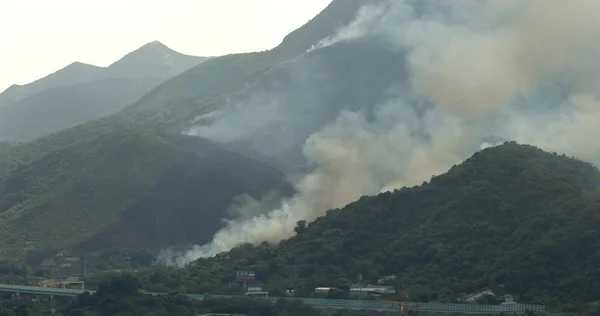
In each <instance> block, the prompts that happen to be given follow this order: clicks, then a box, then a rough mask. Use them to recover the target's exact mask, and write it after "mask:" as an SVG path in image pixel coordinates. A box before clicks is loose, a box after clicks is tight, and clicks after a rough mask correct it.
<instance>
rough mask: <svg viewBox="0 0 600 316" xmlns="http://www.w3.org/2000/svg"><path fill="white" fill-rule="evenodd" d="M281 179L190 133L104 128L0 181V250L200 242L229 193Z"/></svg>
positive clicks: (268, 186)
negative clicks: (96, 135) (104, 132)
mask: <svg viewBox="0 0 600 316" xmlns="http://www.w3.org/2000/svg"><path fill="white" fill-rule="evenodd" d="M285 184H286V179H285V176H284V175H283V174H282V173H280V172H279V171H277V170H276V169H274V168H272V167H270V166H269V165H267V164H265V163H263V162H260V161H258V160H254V159H250V158H246V157H244V156H241V155H240V154H237V153H235V152H232V151H230V150H228V149H226V148H224V147H223V146H221V145H217V144H214V143H212V142H209V141H206V140H203V139H200V138H192V137H183V136H173V135H167V134H164V135H163V134H157V133H155V132H150V131H143V130H142V131H133V132H127V133H113V134H107V135H104V136H102V137H100V138H97V139H95V140H93V141H90V142H84V143H80V144H78V145H75V146H70V147H67V148H65V149H62V150H59V151H56V152H54V153H51V154H48V155H45V156H44V157H43V158H42V159H39V160H37V161H35V162H33V163H31V164H26V165H22V166H20V167H18V168H17V169H16V170H14V171H13V172H12V173H11V174H10V176H7V177H5V178H4V179H3V180H2V181H1V182H0V234H2V238H0V249H2V252H3V253H4V254H5V255H12V254H15V253H17V254H22V253H24V252H27V251H29V250H33V249H35V250H38V251H39V250H43V249H55V250H57V251H58V250H73V251H76V252H78V253H85V252H90V251H96V250H106V249H126V248H130V249H138V248H140V249H141V248H143V249H154V250H158V249H160V248H161V247H166V246H171V245H178V244H182V245H187V244H188V243H194V242H206V241H207V240H210V238H211V237H212V235H213V233H214V232H215V231H216V230H217V229H219V228H220V227H221V225H222V223H221V221H220V219H221V218H222V217H227V214H226V210H227V207H228V206H229V204H230V203H231V200H232V198H233V197H235V196H237V195H239V194H243V193H248V194H250V195H251V196H254V197H256V198H258V197H260V196H261V195H262V194H264V193H266V192H267V191H269V190H272V189H279V188H281V187H282V186H283V185H285Z"/></svg>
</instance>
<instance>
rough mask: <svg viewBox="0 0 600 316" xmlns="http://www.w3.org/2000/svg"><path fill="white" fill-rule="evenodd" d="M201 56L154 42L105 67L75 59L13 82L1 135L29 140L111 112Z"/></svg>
mask: <svg viewBox="0 0 600 316" xmlns="http://www.w3.org/2000/svg"><path fill="white" fill-rule="evenodd" d="M205 59H206V58H204V57H195V56H188V55H183V54H180V53H178V52H176V51H173V50H171V49H170V48H168V47H167V46H165V45H164V44H162V43H160V42H152V43H148V44H146V45H144V46H142V47H140V48H139V49H137V50H135V51H133V52H131V53H129V54H127V55H126V56H124V57H123V58H121V59H120V60H118V61H116V62H115V63H113V64H111V65H110V66H108V67H104V68H103V67H96V66H91V65H86V64H82V63H73V64H71V65H69V66H67V67H65V68H63V69H61V70H59V71H57V72H55V73H53V74H51V75H48V76H46V77H44V78H42V79H39V80H37V81H35V82H32V83H30V84H27V85H23V86H16V85H15V86H12V87H10V88H8V89H7V90H6V91H4V92H3V93H1V94H0V118H1V119H0V126H1V129H0V140H10V141H29V140H33V139H36V138H38V137H40V136H44V135H48V134H51V133H54V132H57V131H59V130H62V129H65V128H69V127H73V126H76V125H78V124H81V123H85V122H87V121H89V120H92V119H97V118H100V117H103V116H106V115H110V114H113V113H115V112H117V111H119V110H121V109H122V108H123V107H124V106H126V105H127V104H131V103H133V102H135V101H137V100H138V99H139V98H140V97H141V96H142V95H144V94H146V93H148V92H149V91H150V90H151V89H153V88H154V87H156V86H157V85H159V84H160V83H161V82H163V81H165V80H167V79H169V78H171V77H174V76H176V75H178V74H180V73H182V72H183V71H185V70H187V69H189V68H191V67H193V66H195V65H197V64H199V63H201V62H202V61H204V60H205ZM40 113H44V116H42V118H40Z"/></svg>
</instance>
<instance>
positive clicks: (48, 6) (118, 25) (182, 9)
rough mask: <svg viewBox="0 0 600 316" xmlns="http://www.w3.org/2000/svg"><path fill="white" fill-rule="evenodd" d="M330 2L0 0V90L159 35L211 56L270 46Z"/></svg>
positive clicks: (113, 56)
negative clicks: (72, 63) (0, 40)
mask: <svg viewBox="0 0 600 316" xmlns="http://www.w3.org/2000/svg"><path fill="white" fill-rule="evenodd" d="M330 2H331V0H51V1H48V0H0V38H1V39H2V48H1V50H0V91H3V90H4V89H5V88H7V87H8V86H10V85H11V84H13V83H18V84H24V83H28V82H31V81H33V80H35V79H38V78H40V77H43V76H45V75H47V74H49V73H51V72H54V71H56V70H58V69H60V68H62V67H64V66H66V65H68V64H70V63H71V62H74V61H81V62H85V63H90V64H93V65H98V66H107V65H108V64H110V63H111V62H113V61H115V60H117V59H119V58H120V57H121V56H122V55H125V54H126V53H128V52H130V51H132V50H134V49H136V48H138V47H139V46H142V45H143V44H145V43H148V42H151V41H154V40H159V41H161V42H163V43H164V44H166V45H167V46H169V47H171V48H172V49H174V50H177V51H179V52H182V53H187V54H191V55H200V56H207V55H208V56H215V55H223V54H228V53H235V52H247V51H256V50H264V49H269V48H271V47H274V46H276V45H277V44H279V43H280V42H281V40H282V39H283V37H284V36H285V35H287V34H288V33H289V32H290V31H292V30H294V29H295V28H297V27H299V26H301V25H302V24H304V23H305V22H307V21H308V20H309V19H311V18H312V17H314V16H315V15H316V14H317V13H319V12H320V11H321V10H322V9H323V8H325V7H326V6H327V4H329V3H330Z"/></svg>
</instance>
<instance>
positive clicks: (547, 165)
mask: <svg viewBox="0 0 600 316" xmlns="http://www.w3.org/2000/svg"><path fill="white" fill-rule="evenodd" d="M599 180H600V173H599V172H598V170H597V169H596V168H595V167H594V166H592V165H591V164H589V163H585V162H581V161H578V160H575V159H571V158H567V157H564V156H558V155H556V154H550V153H546V152H543V151H541V150H539V149H537V148H534V147H531V146H524V145H518V144H515V143H506V144H504V145H502V146H499V147H496V148H490V149H486V150H483V151H481V152H478V153H476V154H475V155H473V157H471V158H470V159H468V160H467V161H465V162H464V163H463V164H461V165H459V166H455V167H453V168H452V169H451V170H450V171H449V172H448V173H446V174H444V175H441V176H437V177H434V178H432V179H431V181H430V182H429V183H426V184H424V185H422V186H418V187H413V188H403V189H401V190H397V191H395V192H387V193H382V194H379V195H378V196H374V197H363V198H361V199H360V200H359V201H357V202H355V203H352V204H349V205H348V206H346V207H345V208H343V209H341V210H332V211H330V212H328V214H327V216H325V217H322V218H319V219H317V220H316V221H315V222H313V223H310V224H309V225H307V227H306V228H305V229H303V228H301V227H303V224H302V223H299V224H298V226H297V228H296V229H297V232H299V234H297V235H296V236H295V237H293V238H291V239H289V240H284V241H282V242H281V243H280V244H279V245H276V246H271V245H267V244H262V245H260V246H257V247H253V246H249V245H245V246H240V247H238V248H235V249H233V250H232V251H231V252H229V253H227V254H222V255H218V256H216V257H215V258H210V259H203V260H199V261H198V262H197V263H196V264H195V265H194V266H192V267H190V268H188V270H187V271H186V274H187V277H185V282H186V284H187V285H186V288H188V289H194V290H195V291H197V292H198V291H210V292H213V293H219V292H221V291H227V282H228V281H230V280H231V275H233V271H235V270H238V269H250V270H256V271H257V277H258V278H259V280H260V282H261V283H264V285H265V288H266V289H268V290H269V291H271V292H272V293H273V294H272V295H281V293H282V292H283V291H285V289H287V288H296V289H298V291H300V292H303V293H304V294H307V295H310V292H311V291H312V289H314V287H316V286H344V285H346V286H347V285H349V284H352V283H354V282H355V280H356V276H357V275H358V274H363V275H364V279H365V281H366V282H375V281H377V280H378V278H379V277H381V276H385V275H391V274H396V275H398V276H399V278H398V280H396V281H395V283H394V284H396V285H397V286H398V288H400V285H401V284H405V286H406V290H407V292H408V294H409V295H410V298H411V299H412V300H416V301H454V300H455V299H456V298H457V297H458V296H459V295H461V294H462V293H470V292H475V291H478V290H481V289H483V288H487V287H490V288H492V289H494V290H497V291H499V292H500V293H511V294H513V295H515V296H516V297H517V300H518V301H519V302H523V303H525V302H530V303H542V304H546V305H548V307H549V308H550V309H552V308H555V309H557V308H568V307H567V305H565V303H572V304H582V303H587V302H591V301H594V300H596V299H597V298H596V293H599V292H600V285H599V284H598V282H595V281H594V280H597V279H598V278H600V274H599V273H600V268H598V267H600V261H598V260H600V252H599V251H598V249H600V239H599V238H598V235H597V234H598V232H597V229H598V227H600V214H598V210H599V209H600V194H599V192H598V183H599V182H598V181H599Z"/></svg>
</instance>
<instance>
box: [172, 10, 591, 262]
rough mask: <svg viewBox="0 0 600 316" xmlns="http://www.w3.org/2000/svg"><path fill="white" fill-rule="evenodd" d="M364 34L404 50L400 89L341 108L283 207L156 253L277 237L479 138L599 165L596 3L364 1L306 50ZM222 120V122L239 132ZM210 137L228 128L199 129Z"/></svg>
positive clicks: (313, 143) (416, 176)
mask: <svg viewBox="0 0 600 316" xmlns="http://www.w3.org/2000/svg"><path fill="white" fill-rule="evenodd" d="M365 37H378V38H381V39H384V40H385V43H386V44H387V45H388V48H389V49H391V50H396V51H399V52H404V53H405V54H406V60H405V63H406V64H405V65H406V66H407V67H408V69H409V73H410V77H409V78H407V79H408V81H409V83H410V85H409V86H410V88H409V89H408V91H406V90H401V91H400V92H398V93H395V94H393V96H392V97H390V99H389V100H388V101H387V102H385V103H382V104H379V105H377V106H376V107H375V108H374V111H373V113H363V112H350V111H342V112H341V113H339V115H338V117H337V118H336V119H335V120H334V121H332V122H330V123H328V124H326V125H325V126H324V127H323V128H322V129H320V130H319V131H318V132H316V133H314V134H312V135H311V136H310V137H309V138H308V139H307V140H306V143H305V146H304V151H303V153H304V155H305V157H306V159H307V160H308V161H309V162H311V163H312V164H314V166H315V169H314V170H313V171H312V172H311V173H309V174H307V175H306V176H305V177H303V178H302V179H301V180H300V181H298V183H297V191H298V193H297V194H296V195H295V196H294V197H293V198H291V199H288V200H284V201H283V202H282V206H281V207H280V208H278V209H276V210H274V211H271V212H269V213H266V214H262V215H259V216H255V217H252V218H247V217H245V218H243V219H240V220H234V221H231V222H229V223H228V224H227V226H226V227H225V228H224V229H223V230H221V231H219V232H218V233H217V234H216V235H215V236H214V240H213V242H212V243H210V244H208V245H205V246H197V247H195V248H194V249H192V250H190V251H188V252H187V253H185V254H181V255H178V256H176V257H175V258H172V257H169V258H167V257H168V256H167V254H165V256H163V257H162V260H164V261H167V262H170V263H174V264H178V265H182V264H185V263H188V262H190V261H192V260H195V259H197V258H199V257H205V256H211V255H214V254H216V253H218V252H221V251H226V250H229V249H231V248H232V247H234V246H236V245H238V244H240V243H254V244H256V243H260V242H262V241H269V242H277V241H279V240H281V239H283V238H286V237H290V236H292V235H293V234H294V230H293V229H294V226H295V224H296V222H297V221H299V220H307V221H309V222H310V221H312V220H314V219H315V218H317V217H318V216H321V215H323V214H324V212H325V211H326V210H327V209H332V208H338V207H342V206H344V205H345V204H347V203H349V202H352V201H354V200H356V199H358V198H359V197H360V196H362V195H369V194H375V193H377V192H379V191H381V190H382V189H383V190H388V189H394V188H399V187H402V186H410V185H415V184H419V183H421V182H422V181H425V180H428V179H429V178H430V177H431V176H432V175H434V174H439V173H441V172H444V171H446V170H447V169H448V168H449V167H451V166H452V165H453V164H457V163H459V162H460V161H461V160H463V159H465V158H466V157H468V156H469V155H471V154H472V153H473V152H474V151H476V150H478V149H479V148H482V147H487V146H490V145H493V144H489V143H486V142H484V141H483V140H484V139H485V137H487V136H496V137H498V138H501V139H506V140H516V141H518V142H522V143H529V144H533V145H536V146H539V147H541V148H543V149H546V150H551V151H558V152H565V153H567V154H569V155H574V156H577V157H579V158H582V159H585V160H588V161H591V162H594V163H600V146H597V144H595V143H593V139H592V143H590V136H593V135H596V134H598V133H599V132H600V124H599V123H600V101H599V100H600V99H599V98H600V96H599V95H598V93H599V91H600V90H599V89H598V88H599V87H598V83H599V79H600V63H598V62H596V58H597V56H600V2H597V1H593V0H589V1H587V0H581V1H563V0H529V1H508V0H488V1H475V0H472V1H443V2H442V1H401V0H393V1H388V2H385V3H383V4H378V5H374V6H366V7H364V8H362V9H361V10H360V12H359V13H358V15H357V18H356V19H355V21H353V22H352V23H351V24H350V25H348V26H346V27H344V28H342V29H340V30H339V31H338V32H337V34H336V35H335V36H332V37H331V38H326V39H324V40H323V41H321V42H320V43H319V44H318V45H316V46H315V47H313V48H312V49H311V50H319V49H324V48H326V47H328V46H331V45H336V44H337V43H340V42H345V41H352V40H357V39H361V38H365ZM394 66H395V65H390V67H394ZM398 67H400V66H398ZM278 97H279V96H278ZM267 100H277V99H276V98H275V99H273V98H268V97H267V98H265V109H264V110H265V111H266V112H265V113H267V111H268V109H267V107H268V106H269V104H273V103H269V102H266V101H267ZM274 102H276V101H274ZM423 104H432V105H433V106H432V107H428V106H423ZM274 113H277V112H274ZM268 117H269V116H267V118H268ZM266 121H267V120H258V121H255V122H252V124H258V125H261V124H267V123H266ZM229 123H230V122H228V120H227V117H223V118H222V121H221V123H219V124H220V126H228V127H229V128H232V129H235V125H230V124H229ZM215 126H219V125H215ZM240 126H242V127H243V126H244V125H240ZM235 132H237V133H251V132H252V131H251V130H248V129H247V130H245V131H242V130H237V131H235ZM211 133H214V134H220V135H229V134H231V133H233V132H231V131H229V132H225V133H223V134H222V133H217V131H216V130H214V131H212V132H211V131H210V130H206V131H204V132H203V133H198V134H199V135H200V136H207V135H208V136H210V135H211Z"/></svg>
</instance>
